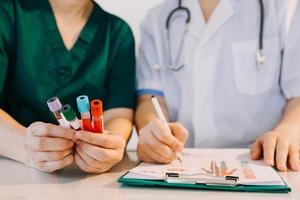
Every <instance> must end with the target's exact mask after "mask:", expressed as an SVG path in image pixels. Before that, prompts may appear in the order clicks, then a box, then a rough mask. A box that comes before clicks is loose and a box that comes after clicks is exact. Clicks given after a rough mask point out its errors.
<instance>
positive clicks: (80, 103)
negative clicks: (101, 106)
mask: <svg viewBox="0 0 300 200" xmlns="http://www.w3.org/2000/svg"><path fill="white" fill-rule="evenodd" d="M76 101H77V107H78V111H79V112H80V115H81V120H82V126H83V130H85V131H93V127H92V121H91V114H90V101H89V98H88V96H85V95H82V96H79V97H77V99H76Z"/></svg>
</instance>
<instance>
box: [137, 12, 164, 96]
mask: <svg viewBox="0 0 300 200" xmlns="http://www.w3.org/2000/svg"><path fill="white" fill-rule="evenodd" d="M140 30H141V43H140V48H139V57H138V63H137V82H138V88H137V89H138V90H137V94H138V96H142V95H145V94H150V95H158V96H163V90H162V84H161V77H160V72H159V70H158V69H157V66H158V64H159V62H158V56H157V49H156V46H155V40H154V33H153V32H154V31H153V24H152V23H151V16H150V15H148V16H147V17H146V18H145V19H144V21H143V22H142V24H141V28H140Z"/></svg>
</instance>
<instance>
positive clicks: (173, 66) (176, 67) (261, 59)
mask: <svg viewBox="0 0 300 200" xmlns="http://www.w3.org/2000/svg"><path fill="white" fill-rule="evenodd" d="M258 1H259V6H260V30H259V44H258V45H259V48H258V50H257V52H256V63H257V69H259V70H260V69H261V68H262V66H263V65H264V64H265V63H266V57H265V55H264V54H263V49H264V22H265V12H264V3H263V0H258ZM177 12H184V13H186V20H185V29H184V35H183V38H182V40H181V42H180V45H179V52H178V55H177V56H176V60H175V62H173V60H174V59H173V58H172V55H173V54H172V53H173V52H172V46H171V33H170V24H171V22H172V18H173V16H175V14H176V13H177ZM190 22H191V11H190V10H189V9H188V8H186V7H183V6H182V0H178V7H177V8H175V9H173V10H172V11H171V13H170V14H169V15H168V17H167V21H166V29H167V43H168V44H167V45H168V54H169V55H168V56H169V66H168V67H166V69H167V70H172V71H180V70H181V69H183V68H184V67H185V66H186V64H185V63H183V64H179V59H180V57H181V56H182V51H183V47H184V44H185V40H186V35H187V33H188V29H189V24H190Z"/></svg>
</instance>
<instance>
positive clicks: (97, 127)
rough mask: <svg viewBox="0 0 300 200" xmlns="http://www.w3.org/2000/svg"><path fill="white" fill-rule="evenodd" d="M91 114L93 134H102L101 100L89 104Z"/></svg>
mask: <svg viewBox="0 0 300 200" xmlns="http://www.w3.org/2000/svg"><path fill="white" fill-rule="evenodd" d="M91 112H92V116H93V130H94V132H95V133H103V129H104V127H103V106H102V101H101V100H99V99H95V100H93V101H92V102H91Z"/></svg>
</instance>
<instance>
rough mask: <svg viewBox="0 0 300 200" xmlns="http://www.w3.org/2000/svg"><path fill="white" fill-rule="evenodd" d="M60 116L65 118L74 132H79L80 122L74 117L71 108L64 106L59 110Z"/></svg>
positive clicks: (74, 114)
mask: <svg viewBox="0 0 300 200" xmlns="http://www.w3.org/2000/svg"><path fill="white" fill-rule="evenodd" d="M61 112H62V114H63V115H64V116H65V118H66V120H68V122H69V123H70V124H71V127H72V128H73V129H75V130H80V128H81V125H80V121H79V119H78V118H77V116H76V113H75V111H74V110H73V108H72V106H70V105H69V104H66V105H64V106H63V107H62V109H61Z"/></svg>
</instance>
